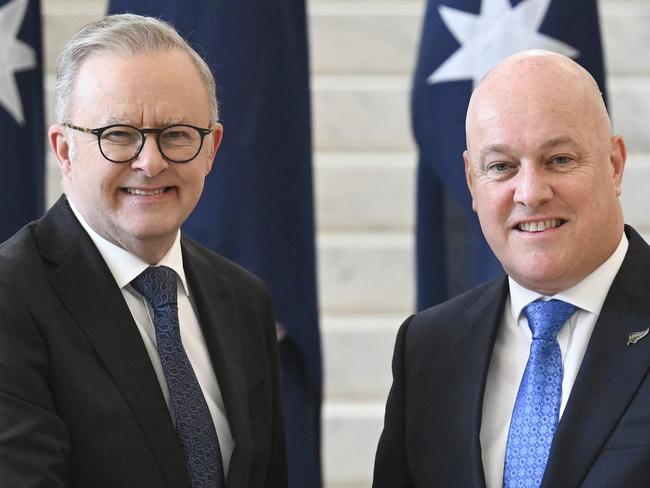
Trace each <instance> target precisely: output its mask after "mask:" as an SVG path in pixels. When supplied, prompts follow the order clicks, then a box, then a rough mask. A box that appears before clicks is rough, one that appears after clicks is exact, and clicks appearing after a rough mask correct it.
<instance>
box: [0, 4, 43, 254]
mask: <svg viewBox="0 0 650 488" xmlns="http://www.w3.org/2000/svg"><path fill="white" fill-rule="evenodd" d="M0 64H1V66H0V173H1V174H2V177H1V178H0V209H1V210H0V215H2V217H1V218H0V242H2V241H4V240H6V239H7V238H9V237H11V236H12V235H13V234H14V233H15V232H16V231H17V230H18V229H19V228H20V227H22V226H23V225H25V224H26V223H27V222H29V221H30V220H33V219H35V218H36V217H38V216H39V215H40V214H41V213H42V212H43V200H44V198H43V179H44V176H43V171H44V165H43V161H44V145H45V143H44V141H45V134H44V130H43V73H42V64H41V9H40V2H39V1H38V0H9V1H5V0H0Z"/></svg>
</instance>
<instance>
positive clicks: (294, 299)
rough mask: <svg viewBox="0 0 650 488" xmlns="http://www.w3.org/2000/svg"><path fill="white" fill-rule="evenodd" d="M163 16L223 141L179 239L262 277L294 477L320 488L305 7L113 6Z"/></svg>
mask: <svg viewBox="0 0 650 488" xmlns="http://www.w3.org/2000/svg"><path fill="white" fill-rule="evenodd" d="M109 8H110V12H111V13H119V12H132V13H137V14H141V15H151V16H155V17H161V18H162V19H164V20H166V21H168V22H170V23H171V24H173V25H174V26H175V27H176V28H177V29H178V30H179V32H180V33H181V34H182V35H183V36H184V37H185V38H186V39H188V40H189V42H190V44H192V45H193V46H194V47H195V48H196V49H197V51H198V52H199V53H200V54H202V55H203V56H204V57H205V58H206V60H207V62H208V64H209V65H210V67H211V68H212V69H213V72H214V75H215V78H216V81H217V94H218V99H219V102H220V113H221V122H222V123H223V125H224V140H223V143H222V145H221V148H220V149H219V153H218V154H217V158H216V161H215V165H214V168H213V171H212V172H211V174H210V176H209V177H208V179H207V181H206V187H205V190H204V193H203V197H202V199H201V201H200V202H199V204H198V206H197V208H196V209H195V211H194V213H193V215H192V217H190V219H189V220H188V221H187V223H186V225H185V227H184V229H183V230H184V232H186V233H188V234H190V235H192V236H193V237H194V238H196V239H198V240H199V241H201V242H203V243H204V244H206V245H207V246H209V247H210V248H212V249H214V250H215V251H217V252H219V253H220V254H222V255H225V256H227V257H229V258H230V259H233V260H234V261H236V262H238V263H240V264H241V265H243V266H244V267H246V268H248V269H249V270H251V271H252V272H254V273H256V274H257V275H258V276H260V277H262V278H263V279H264V280H265V281H266V282H267V283H268V285H269V287H270V289H271V293H272V295H273V300H274V302H275V306H276V312H277V319H278V322H279V331H280V335H281V336H283V337H282V338H281V339H280V360H281V362H282V375H283V378H282V379H283V388H284V392H283V393H284V406H285V418H286V421H287V438H288V453H289V477H290V485H291V486H292V487H293V488H312V487H314V488H316V487H320V486H321V473H320V405H321V356H320V339H319V330H318V306H317V296H316V279H315V243H314V208H313V197H312V168H311V153H312V146H311V124H310V120H311V113H310V110H311V109H310V94H309V67H308V55H307V32H306V12H305V1H304V0H273V1H268V0H237V1H225V0H195V1H192V2H179V1H175V0H144V1H137V2H136V1H130V0H111V2H110V7H109Z"/></svg>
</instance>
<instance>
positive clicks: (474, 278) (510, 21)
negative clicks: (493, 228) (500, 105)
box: [411, 0, 605, 310]
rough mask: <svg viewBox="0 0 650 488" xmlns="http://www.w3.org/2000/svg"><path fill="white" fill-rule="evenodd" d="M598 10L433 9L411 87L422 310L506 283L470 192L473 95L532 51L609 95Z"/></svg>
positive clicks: (560, 2)
mask: <svg viewBox="0 0 650 488" xmlns="http://www.w3.org/2000/svg"><path fill="white" fill-rule="evenodd" d="M598 20H599V19H598V9H597V2H596V0H571V1H566V0H429V1H428V4H427V10H426V15H425V18H424V25H423V30H422V38H421V42H420V50H419V55H418V61H417V67H416V71H415V76H414V81H413V91H412V98H411V114H412V124H413V131H414V135H415V139H416V142H417V145H418V149H419V165H418V195H417V204H418V205H417V282H418V283H417V284H418V286H417V307H418V309H419V310H421V309H423V308H426V307H429V306H431V305H435V304H436V303H440V302H442V301H444V300H446V299H448V298H450V297H452V296H454V295H457V294H458V293H460V292H462V291H465V290H468V289H469V288H472V287H474V286H476V285H478V284H480V283H482V282H484V281H487V280H488V279H490V278H492V277H494V276H496V275H497V274H499V273H501V272H502V271H501V266H500V264H499V263H498V261H497V260H496V258H495V257H494V255H493V254H492V252H491V250H490V248H489V247H488V245H487V243H486V241H485V239H484V238H483V235H482V233H481V230H480V226H479V223H478V219H477V218H476V216H475V214H474V213H473V212H472V207H471V198H470V194H469V191H468V189H467V185H466V183H465V173H464V164H463V157H462V153H463V150H464V149H465V147H466V145H465V113H466V110H467V105H468V103H469V98H470V95H471V92H472V89H473V87H474V86H476V84H477V83H478V82H479V81H480V79H481V78H482V77H483V76H484V75H485V74H486V73H487V71H489V70H490V69H491V68H492V67H493V66H494V65H496V64H497V63H498V62H499V61H501V60H502V59H504V58H506V57H508V56H509V55H511V54H514V53H515V52H517V51H521V50H525V49H547V50H551V51H556V52H559V53H562V54H565V55H567V56H569V57H571V58H573V59H574V60H575V61H577V62H578V63H580V64H581V65H582V66H584V67H585V68H586V69H587V70H588V71H589V72H590V73H591V74H592V75H593V76H594V78H595V79H596V81H597V82H598V84H599V86H600V87H601V91H602V92H603V93H605V83H604V82H605V78H604V69H603V56H602V49H601V40H600V28H599V22H598Z"/></svg>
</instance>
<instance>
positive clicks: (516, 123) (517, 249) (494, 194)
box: [464, 53, 625, 294]
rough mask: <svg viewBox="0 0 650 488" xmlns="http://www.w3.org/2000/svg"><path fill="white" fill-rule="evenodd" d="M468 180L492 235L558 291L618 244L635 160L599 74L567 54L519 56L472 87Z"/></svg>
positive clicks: (496, 244) (506, 261)
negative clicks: (626, 173)
mask: <svg viewBox="0 0 650 488" xmlns="http://www.w3.org/2000/svg"><path fill="white" fill-rule="evenodd" d="M467 141H468V149H467V151H466V152H465V154H464V158H465V171H466V175H467V182H468V185H469V188H470V192H471V194H472V201H473V208H474V210H475V211H476V212H477V214H478V217H479V220H480V223H481V228H482V230H483V233H484V234H485V237H486V239H487V241H488V243H489V244H490V247H491V248H492V250H493V251H494V253H495V255H496V256H497V258H498V259H499V261H501V264H502V265H503V267H504V269H505V271H506V272H507V273H508V275H509V276H511V277H512V278H513V279H514V280H515V281H517V282H518V283H520V284H521V285H522V286H524V287H526V288H529V289H532V290H535V291H538V292H540V293H544V294H553V293H557V292H559V291H562V290H565V289H567V288H570V287H571V286H573V285H575V284H576V283H578V282H580V281H581V280H582V279H584V278H585V277H586V276H587V275H589V274H590V273H591V272H592V271H594V270H595V269H596V268H597V267H598V266H599V265H600V264H602V263H603V262H604V261H605V260H607V258H608V257H609V256H610V255H611V254H612V253H613V252H614V250H615V249H616V247H617V245H618V243H619V241H620V239H621V237H622V233H623V215H622V210H621V206H620V203H619V198H618V197H619V196H620V193H621V179H622V175H623V167H624V164H625V146H624V143H623V140H622V138H621V137H611V128H610V124H609V119H608V117H607V113H606V111H605V108H604V105H603V103H602V100H601V98H600V94H599V92H598V89H597V87H596V86H595V83H594V82H593V80H592V79H591V78H590V77H589V76H588V75H587V74H586V72H584V71H583V70H582V69H581V68H579V67H578V66H577V65H575V63H573V62H572V61H570V60H569V59H567V58H564V57H561V56H559V55H551V54H548V53H543V54H540V53H536V54H535V55H531V54H527V55H516V56H514V57H513V58H510V59H509V60H508V61H506V62H505V63H503V64H502V65H501V66H499V67H497V68H496V69H495V71H494V72H493V73H491V74H490V75H489V76H488V77H487V78H486V79H485V80H484V81H483V82H482V83H481V85H480V86H479V87H478V88H477V90H476V91H475V93H474V94H473V95H472V100H471V102H470V107H469V109H468V118H467Z"/></svg>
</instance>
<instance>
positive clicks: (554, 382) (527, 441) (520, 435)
mask: <svg viewBox="0 0 650 488" xmlns="http://www.w3.org/2000/svg"><path fill="white" fill-rule="evenodd" d="M575 310H576V307H575V306H573V305H571V304H570V303H566V302H562V301H560V300H549V301H546V302H543V301H536V302H532V303H530V304H529V305H528V306H526V308H524V314H525V315H526V318H527V319H528V326H529V327H530V330H531V331H532V332H533V342H532V344H531V345H530V355H529V356H528V363H526V369H525V370H524V375H523V377H522V378H521V383H520V385H519V392H518V393H517V400H516V401H515V407H514V409H513V411H512V418H511V420H510V431H509V432H508V444H507V447H506V459H505V464H504V468H503V486H504V488H533V487H534V488H537V487H539V485H540V484H541V482H542V478H543V477H544V470H545V469H546V462H547V461H548V455H549V453H550V451H551V443H552V442H553V435H554V434H555V427H556V426H557V422H558V418H559V415H560V400H561V398H562V353H561V352H560V345H559V344H558V342H557V333H558V332H559V331H560V329H561V328H562V326H563V325H564V323H565V322H566V321H567V320H568V319H569V317H571V315H573V313H574V312H575Z"/></svg>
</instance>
